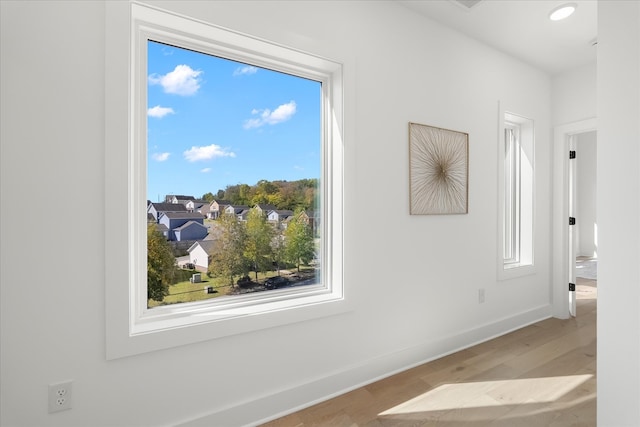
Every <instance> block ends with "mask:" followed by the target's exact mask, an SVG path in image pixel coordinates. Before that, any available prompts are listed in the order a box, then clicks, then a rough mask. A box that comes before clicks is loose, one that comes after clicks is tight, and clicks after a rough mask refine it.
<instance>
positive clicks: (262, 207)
mask: <svg viewBox="0 0 640 427" xmlns="http://www.w3.org/2000/svg"><path fill="white" fill-rule="evenodd" d="M256 207H257V208H259V209H260V210H261V211H263V212H271V211H275V210H276V207H275V206H274V205H270V204H268V203H258V204H257V205H256Z"/></svg>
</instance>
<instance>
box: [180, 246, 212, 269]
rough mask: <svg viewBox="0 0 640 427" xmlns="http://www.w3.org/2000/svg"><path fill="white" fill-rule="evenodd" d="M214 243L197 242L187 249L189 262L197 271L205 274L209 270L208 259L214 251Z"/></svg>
mask: <svg viewBox="0 0 640 427" xmlns="http://www.w3.org/2000/svg"><path fill="white" fill-rule="evenodd" d="M215 247H216V243H215V241H213V240H199V241H197V242H195V243H194V244H193V245H191V247H189V249H188V250H187V251H188V252H189V262H190V263H192V264H193V265H195V266H196V269H197V270H200V271H203V272H206V271H207V270H208V268H209V261H210V259H209V257H210V256H211V254H212V253H213V251H214V250H215Z"/></svg>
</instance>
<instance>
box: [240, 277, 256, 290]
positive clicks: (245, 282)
mask: <svg viewBox="0 0 640 427" xmlns="http://www.w3.org/2000/svg"><path fill="white" fill-rule="evenodd" d="M236 283H237V284H238V286H240V287H241V288H243V287H248V286H251V285H252V284H253V282H252V281H251V278H250V277H249V276H242V277H241V278H239V279H238V281H237V282H236Z"/></svg>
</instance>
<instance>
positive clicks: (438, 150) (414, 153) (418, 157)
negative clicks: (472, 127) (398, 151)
mask: <svg viewBox="0 0 640 427" xmlns="http://www.w3.org/2000/svg"><path fill="white" fill-rule="evenodd" d="M468 179H469V134H467V133H463V132H457V131H453V130H448V129H441V128H437V127H433V126H427V125H421V124H417V123H409V181H410V213H411V215H434V214H464V213H467V212H468Z"/></svg>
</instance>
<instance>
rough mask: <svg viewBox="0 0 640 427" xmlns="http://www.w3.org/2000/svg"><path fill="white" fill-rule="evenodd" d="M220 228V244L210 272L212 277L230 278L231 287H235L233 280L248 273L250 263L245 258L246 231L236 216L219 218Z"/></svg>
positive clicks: (210, 265) (226, 215)
mask: <svg viewBox="0 0 640 427" xmlns="http://www.w3.org/2000/svg"><path fill="white" fill-rule="evenodd" d="M218 227H219V229H220V239H219V240H218V241H219V243H220V244H219V246H218V250H217V251H216V252H215V253H214V254H212V256H211V262H210V263H209V270H208V272H209V274H210V275H212V276H216V277H226V278H228V279H229V285H230V286H234V281H233V278H234V277H235V276H239V275H243V274H246V273H247V271H248V263H247V260H246V258H245V256H244V251H245V246H246V230H245V227H244V224H242V223H241V222H240V221H238V218H237V217H236V216H235V215H232V214H226V213H225V214H223V215H222V216H220V218H218Z"/></svg>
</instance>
